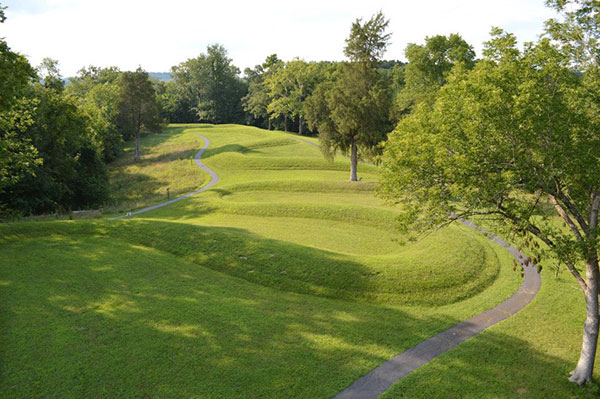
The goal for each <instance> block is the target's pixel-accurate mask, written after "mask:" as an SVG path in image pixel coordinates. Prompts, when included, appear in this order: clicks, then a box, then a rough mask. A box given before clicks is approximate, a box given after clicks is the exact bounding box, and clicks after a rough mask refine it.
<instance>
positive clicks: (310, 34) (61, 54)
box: [0, 0, 554, 76]
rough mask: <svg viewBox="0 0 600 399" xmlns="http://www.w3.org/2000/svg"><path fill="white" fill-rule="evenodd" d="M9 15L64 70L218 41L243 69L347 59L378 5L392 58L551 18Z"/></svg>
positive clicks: (46, 6) (13, 35)
mask: <svg viewBox="0 0 600 399" xmlns="http://www.w3.org/2000/svg"><path fill="white" fill-rule="evenodd" d="M0 4H2V5H5V6H8V9H7V10H6V15H7V17H8V19H7V20H6V22H5V23H4V24H1V25H0V37H5V39H6V41H7V42H8V44H9V46H10V47H11V48H12V49H13V50H14V51H18V52H20V53H23V54H25V55H26V56H27V57H28V58H29V60H30V62H31V63H32V64H33V65H37V64H38V63H39V62H40V60H41V59H42V58H44V57H51V58H55V59H57V60H59V62H60V67H61V71H62V74H63V75H65V76H71V75H74V74H75V73H76V72H77V70H79V69H80V68H81V67H82V66H86V65H97V66H111V65H117V66H119V67H120V68H121V69H123V70H127V69H135V68H136V67H137V66H138V65H141V66H142V67H143V68H144V69H146V70H147V71H153V72H162V71H169V70H170V67H171V66H173V65H176V64H178V63H180V62H182V61H185V60H186V59H188V58H192V57H196V56H198V54H200V53H202V52H205V51H206V46H207V45H209V44H213V43H220V44H222V45H223V46H224V47H225V48H226V49H227V50H228V51H229V56H230V57H231V58H232V59H233V62H234V64H235V65H236V66H238V67H239V68H240V69H241V70H243V69H244V68H245V67H253V66H254V65H256V64H259V63H262V61H263V60H264V59H265V58H266V56H267V55H269V54H273V53H277V55H278V56H279V58H281V59H283V60H290V59H292V58H294V57H300V58H303V59H305V60H307V61H313V60H314V61H320V60H342V59H343V58H344V55H343V47H344V39H345V38H346V37H347V36H348V33H349V31H350V26H351V24H352V22H353V21H354V20H355V19H356V18H365V19H368V18H369V17H370V16H371V15H373V14H374V13H376V12H377V11H379V10H382V11H383V13H384V14H385V16H386V17H387V18H389V19H390V25H389V32H391V33H392V40H391V43H392V44H391V45H390V47H389V50H388V52H387V54H386V56H385V58H386V59H400V60H405V58H404V49H405V47H406V44H407V43H422V42H423V41H424V39H425V37H426V36H432V35H436V34H449V33H459V34H461V35H462V36H463V38H464V39H465V40H466V41H467V42H469V43H470V44H472V45H473V46H474V47H475V49H476V51H477V52H478V54H479V53H480V49H481V44H482V42H484V41H485V40H487V38H488V34H489V31H490V28H491V27H492V26H500V27H502V28H504V29H505V30H508V31H510V32H513V33H515V34H516V35H517V38H518V39H519V40H520V41H521V42H522V41H532V40H535V39H536V38H537V36H538V35H539V34H540V33H541V32H542V29H543V21H544V20H546V19H548V18H550V17H552V16H553V15H554V14H553V12H552V10H550V9H548V8H546V7H545V6H544V0H494V1H492V0H416V1H415V0H395V1H394V0H343V1H338V0H296V1H293V2H291V1H284V0H274V1H268V0H247V1H228V0H220V1H219V0H216V1H215V0H212V1H203V0H196V1H191V0H190V1H184V0H162V1H156V0H102V1H100V0H88V1H85V0H0Z"/></svg>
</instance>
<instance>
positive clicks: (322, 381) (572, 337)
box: [0, 125, 596, 398]
mask: <svg viewBox="0 0 600 399" xmlns="http://www.w3.org/2000/svg"><path fill="white" fill-rule="evenodd" d="M197 133H198V134H201V135H203V136H206V137H207V138H208V139H209V140H210V142H211V145H210V146H209V149H208V150H206V152H205V154H204V156H203V162H204V163H205V164H206V165H207V166H208V167H210V168H211V169H213V170H214V171H215V172H217V173H218V174H219V175H220V181H219V183H218V184H217V185H216V186H215V187H214V188H212V189H211V190H209V191H207V192H204V193H202V194H200V195H198V196H196V197H194V198H192V199H188V200H185V201H181V202H178V203H176V204H173V205H170V206H168V207H164V208H161V209H158V210H155V211H152V212H148V213H144V214H141V215H139V216H138V217H134V218H132V219H131V220H117V221H108V220H91V221H89V220H85V221H83V220H82V221H57V222H27V223H11V224H2V225H0V251H1V255H2V256H1V257H0V302H1V303H2V304H3V306H1V307H0V326H2V328H0V397H3V398H21V397H23V398H25V397H50V398H79V397H86V398H114V397H121V398H173V397H186V398H187V397H195V398H288V397H289V398H328V397H332V396H334V395H335V394H336V393H338V392H339V391H341V390H342V389H343V388H345V387H346V386H348V385H349V384H350V383H352V382H353V381H354V380H355V379H357V378H358V377H360V376H361V375H363V374H365V373H366V372H368V371H369V370H371V369H372V368H374V367H375V366H377V365H378V364H380V363H381V362H383V361H385V360H387V359H388V358H390V357H391V356H393V355H394V354H396V353H399V352H402V351H403V350H405V349H408V348H410V347H411V346H413V345H415V344H416V343H418V342H421V341H422V340H423V339H426V338H427V337H430V336H432V335H434V334H435V333H437V332H439V331H442V330H444V329H446V328H448V327H450V326H452V325H453V324H455V323H457V322H458V321H461V320H464V319H466V318H468V317H470V316H472V315H474V314H477V313H479V312H481V311H483V310H486V309H488V308H491V307H493V306H494V305H496V304H498V303H500V302H502V301H503V300H504V299H506V298H507V297H509V296H510V295H511V294H512V293H513V292H514V291H515V290H516V288H517V287H518V285H519V284H520V276H519V275H518V274H517V273H514V272H513V271H512V266H511V258H510V255H509V254H508V253H507V252H505V251H504V250H503V249H501V248H499V247H497V246H496V245H494V244H493V243H491V242H490V241H488V240H487V239H486V238H484V237H482V236H480V235H478V234H477V233H475V232H472V231H470V230H469V229H467V228H466V227H461V226H452V227H450V228H447V229H444V230H441V231H439V232H437V233H435V234H433V235H430V236H428V237H426V238H424V239H423V240H420V241H417V242H411V243H408V244H406V245H399V244H398V242H397V241H398V240H401V239H402V237H400V236H399V235H398V233H397V232H396V231H395V221H394V219H395V215H396V212H397V210H396V209H394V208H391V207H388V206H386V205H385V204H383V203H382V202H381V201H379V200H378V199H377V198H375V196H374V194H373V190H374V188H375V184H376V181H377V173H378V172H377V168H376V167H373V166H368V165H360V166H359V176H361V177H362V181H361V182H359V183H353V184H351V183H349V182H347V179H348V175H349V171H348V170H349V164H348V161H347V160H346V159H344V158H337V159H336V161H335V162H333V163H330V162H326V161H325V160H323V157H322V155H321V154H320V152H319V150H318V148H316V147H313V146H310V145H308V144H306V143H303V142H300V141H298V140H297V139H296V138H295V136H293V135H290V134H286V133H283V132H269V131H265V130H261V129H256V128H249V127H243V126H237V125H219V126H213V125H179V126H172V127H170V128H169V129H167V130H166V131H164V132H163V133H161V134H160V135H154V136H149V137H146V138H145V139H144V140H143V143H142V154H143V161H142V162H141V163H139V164H133V163H132V162H130V158H131V155H130V153H128V152H126V153H125V154H124V155H123V157H122V158H121V159H119V160H118V161H117V162H116V163H115V164H114V166H113V168H112V170H111V185H112V187H113V193H114V196H113V198H114V200H113V205H112V206H111V208H110V209H109V212H113V213H114V214H117V213H119V212H122V211H128V210H131V209H135V208H139V207H142V206H145V205H151V204H155V203H158V202H160V201H161V200H165V199H166V188H167V187H170V190H171V194H172V195H176V194H182V193H185V192H189V191H193V190H195V189H197V188H198V187H200V186H202V185H204V184H206V183H207V182H208V176H205V175H204V174H203V172H201V171H200V170H199V169H198V168H197V167H196V166H195V165H194V164H193V163H192V162H190V159H191V157H193V155H194V154H195V153H196V151H197V149H198V148H200V147H201V146H202V140H201V139H200V138H198V137H197V136H196V134H197ZM544 273H545V272H544ZM543 278H544V282H543V286H542V291H541V293H540V295H539V298H536V299H535V300H534V302H533V303H532V304H531V305H530V306H528V307H527V308H526V309H524V310H523V311H522V312H521V313H519V314H518V315H517V316H515V317H513V318H510V319H508V320H507V321H505V322H503V323H500V324H499V325H497V326H495V327H492V328H491V329H490V330H489V331H486V332H485V333H483V334H482V335H480V336H478V337H475V338H474V339H472V340H470V341H468V342H466V343H464V344H462V345H460V346H458V347H457V348H455V350H453V351H450V352H448V353H447V354H446V355H443V356H441V357H440V358H438V359H435V360H434V361H433V362H431V363H430V364H429V365H427V366H425V367H424V368H422V369H421V370H418V371H417V372H415V373H414V374H413V375H411V376H409V377H408V378H406V379H405V380H403V381H402V382H401V383H400V384H398V385H397V386H395V387H393V389H392V391H390V392H389V393H388V394H387V396H386V397H391V398H394V397H406V398H412V397H415V398H420V397H423V398H425V397H428V398H429V397H440V398H445V397H448V398H450V397H455V398H461V397H472V398H480V397H483V398H505V397H506V398H512V397H518V398H521V397H526V398H538V397H540V395H539V391H540V389H542V390H543V392H544V395H543V396H544V397H556V398H569V397H577V398H579V397H593V395H595V394H596V393H595V391H594V389H593V388H592V389H585V390H578V389H576V388H574V387H573V386H572V385H571V384H569V383H568V381H567V378H566V372H567V371H568V370H569V369H570V368H571V367H573V365H574V362H575V361H576V359H577V355H578V353H577V350H578V346H579V343H580V329H581V323H582V322H583V312H582V310H583V308H582V306H581V298H580V296H581V295H580V294H579V293H578V292H577V291H576V290H575V288H574V287H575V285H574V284H572V283H571V282H570V280H569V279H568V276H567V275H566V274H565V275H564V276H563V277H561V278H559V279H558V280H556V279H554V278H553V277H551V276H550V275H549V274H548V275H546V274H544V276H543ZM563 280H564V281H563ZM573 309H575V311H574V312H573ZM419 395H420V396H419Z"/></svg>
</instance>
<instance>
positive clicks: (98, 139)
mask: <svg viewBox="0 0 600 399" xmlns="http://www.w3.org/2000/svg"><path fill="white" fill-rule="evenodd" d="M119 75H120V71H119V70H118V68H116V67H110V68H99V67H95V66H89V67H88V68H83V69H81V70H80V71H79V72H78V75H77V76H76V77H73V78H71V79H70V83H69V85H67V87H66V89H65V93H66V94H67V95H69V96H70V97H72V98H74V99H75V101H76V103H77V105H78V107H79V109H80V110H81V112H82V113H83V114H84V115H86V116H87V118H88V120H89V128H90V136H91V138H92V142H93V144H94V146H95V147H96V148H97V149H98V152H99V153H100V154H101V155H102V159H103V160H104V161H105V162H110V161H112V160H114V159H115V158H116V157H117V156H118V154H119V153H120V152H121V144H122V142H123V133H122V132H121V131H120V129H119V127H118V125H117V117H118V112H119V107H118V105H119V97H120V91H119V90H120V89H119V82H118V79H119Z"/></svg>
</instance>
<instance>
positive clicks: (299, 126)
mask: <svg viewBox="0 0 600 399" xmlns="http://www.w3.org/2000/svg"><path fill="white" fill-rule="evenodd" d="M298 134H299V135H300V136H302V117H301V116H299V115H298Z"/></svg>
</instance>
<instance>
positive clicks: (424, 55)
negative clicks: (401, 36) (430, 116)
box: [393, 34, 475, 120]
mask: <svg viewBox="0 0 600 399" xmlns="http://www.w3.org/2000/svg"><path fill="white" fill-rule="evenodd" d="M405 55H406V58H407V59H408V64H407V65H406V67H405V76H404V78H405V86H404V87H403V88H402V90H400V91H399V92H398V95H397V96H396V98H395V100H394V108H393V116H394V117H395V119H396V120H398V119H400V117H401V116H402V115H405V114H407V113H408V112H410V110H411V109H412V107H413V106H414V105H415V104H418V103H420V102H423V101H429V102H431V101H433V100H434V99H435V94H436V93H437V91H438V90H439V88H440V87H442V86H443V85H444V84H445V83H446V79H447V77H448V74H449V73H450V71H451V70H452V67H453V66H454V65H456V64H457V63H462V64H463V65H464V66H465V67H466V68H469V69H471V68H473V66H474V65H475V51H474V50H473V47H471V45H469V44H468V43H467V42H465V41H464V40H463V38H462V37H461V36H460V35H458V34H451V35H450V36H448V37H446V36H443V35H437V36H432V37H427V38H425V44H424V45H418V44H414V43H409V44H408V46H406V50H405Z"/></svg>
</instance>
